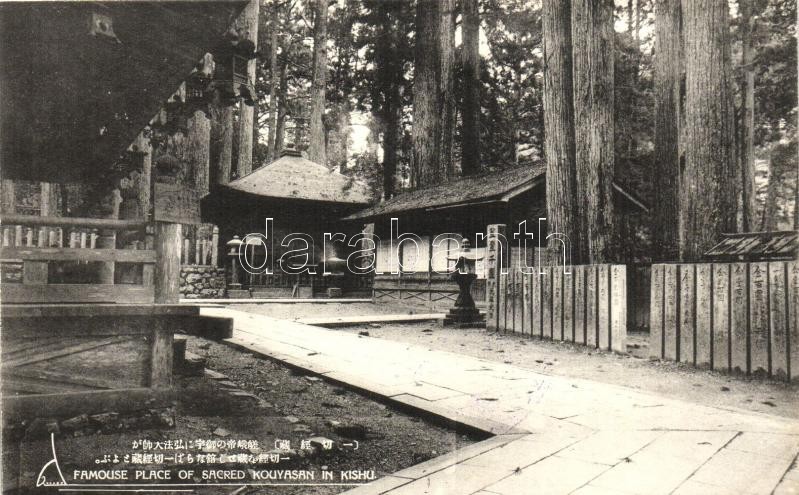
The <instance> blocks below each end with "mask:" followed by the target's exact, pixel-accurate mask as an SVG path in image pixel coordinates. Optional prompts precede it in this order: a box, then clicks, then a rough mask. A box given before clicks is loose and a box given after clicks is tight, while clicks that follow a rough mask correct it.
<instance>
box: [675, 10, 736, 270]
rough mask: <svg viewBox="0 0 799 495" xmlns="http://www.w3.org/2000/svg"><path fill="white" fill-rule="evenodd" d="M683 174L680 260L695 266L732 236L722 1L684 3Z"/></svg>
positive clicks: (730, 117)
mask: <svg viewBox="0 0 799 495" xmlns="http://www.w3.org/2000/svg"><path fill="white" fill-rule="evenodd" d="M683 8H684V12H683V17H682V18H683V40H684V54H685V55H684V60H685V87H686V91H685V132H684V134H683V136H684V139H685V147H684V149H685V168H684V171H683V174H682V177H681V180H680V183H681V185H680V190H681V194H680V203H679V205H680V257H681V259H682V260H684V261H696V260H699V259H700V258H701V257H702V254H703V253H704V252H705V251H706V250H707V249H708V248H710V247H711V246H712V245H714V244H715V243H716V242H718V240H719V238H720V236H721V234H722V233H725V232H734V231H735V224H736V221H735V216H736V215H735V213H736V204H737V201H736V197H735V186H734V182H735V178H736V174H735V169H736V167H735V136H734V132H735V131H734V127H735V123H734V120H735V116H734V114H733V106H732V80H731V77H730V38H729V21H728V5H727V1H726V0H692V1H690V2H684V3H683Z"/></svg>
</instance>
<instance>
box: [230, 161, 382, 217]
mask: <svg viewBox="0 0 799 495" xmlns="http://www.w3.org/2000/svg"><path fill="white" fill-rule="evenodd" d="M226 187H228V188H230V189H234V190H237V191H242V192H245V193H249V194H254V195H257V196H262V197H269V198H290V199H304V200H309V201H326V202H330V203H344V204H362V205H367V204H369V203H370V202H371V201H372V195H371V192H370V191H369V188H368V187H367V186H366V184H364V183H362V182H360V181H357V180H355V179H353V178H352V177H347V176H346V175H343V174H340V173H339V172H337V171H335V170H330V169H328V168H327V167H325V166H324V165H320V164H318V163H315V162H312V161H310V160H306V159H305V158H302V157H301V156H299V153H296V152H295V153H291V152H289V153H287V154H286V155H285V156H283V157H281V158H280V159H278V160H275V161H273V162H272V163H270V164H269V165H266V166H264V167H261V168H259V169H257V170H255V171H254V172H252V173H250V174H249V175H245V176H244V177H241V178H239V179H236V180H234V181H232V182H230V183H228V184H227V185H226Z"/></svg>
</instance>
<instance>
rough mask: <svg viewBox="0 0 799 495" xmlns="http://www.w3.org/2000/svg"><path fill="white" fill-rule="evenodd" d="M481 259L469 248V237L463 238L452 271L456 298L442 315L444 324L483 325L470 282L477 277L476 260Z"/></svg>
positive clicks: (483, 319)
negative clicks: (453, 304)
mask: <svg viewBox="0 0 799 495" xmlns="http://www.w3.org/2000/svg"><path fill="white" fill-rule="evenodd" d="M481 259H483V256H482V255H478V254H477V253H475V252H474V251H472V249H471V243H470V242H469V239H464V240H463V243H462V244H461V252H460V254H459V256H458V260H457V262H456V263H455V270H454V271H453V272H452V279H453V280H454V281H455V283H456V284H458V298H457V299H456V300H455V306H454V307H453V308H452V309H450V310H449V313H447V315H446V316H445V317H444V321H443V324H444V325H445V326H448V325H454V326H458V327H461V328H464V327H482V326H484V325H485V317H484V316H483V315H482V314H480V311H479V310H478V309H477V306H476V305H475V304H474V299H473V298H472V292H471V289H472V283H473V282H474V281H475V279H477V273H476V271H477V270H476V267H477V260H481Z"/></svg>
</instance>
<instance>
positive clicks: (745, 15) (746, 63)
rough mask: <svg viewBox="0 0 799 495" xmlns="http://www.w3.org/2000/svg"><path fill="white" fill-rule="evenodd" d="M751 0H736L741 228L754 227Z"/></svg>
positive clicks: (753, 107) (753, 23) (753, 86)
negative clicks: (741, 82) (740, 77)
mask: <svg viewBox="0 0 799 495" xmlns="http://www.w3.org/2000/svg"><path fill="white" fill-rule="evenodd" d="M753 3H754V2H753V0H739V2H738V5H739V7H740V9H741V65H742V69H743V72H744V88H743V102H742V103H743V108H742V111H741V119H742V122H741V220H742V224H741V228H742V229H743V231H744V232H750V231H753V230H755V218H754V215H755V64H754V59H755V57H754V48H753V46H752V34H753V32H754V26H755V17H754V16H753V15H752V14H753V13H752V6H753V5H752V4H753Z"/></svg>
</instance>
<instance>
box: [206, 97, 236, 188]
mask: <svg viewBox="0 0 799 495" xmlns="http://www.w3.org/2000/svg"><path fill="white" fill-rule="evenodd" d="M232 164H233V107H230V106H227V105H221V104H214V105H212V107H211V172H212V175H213V181H214V182H215V183H216V184H227V183H228V182H230V172H231V169H232Z"/></svg>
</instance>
